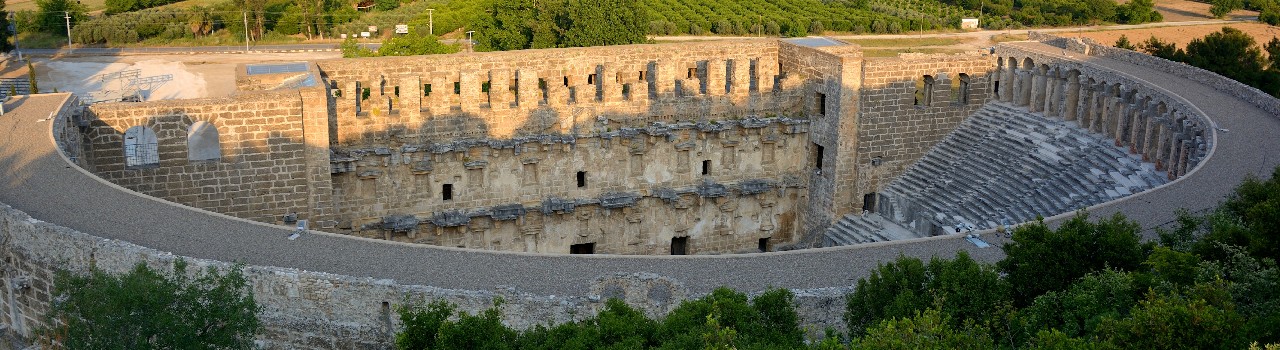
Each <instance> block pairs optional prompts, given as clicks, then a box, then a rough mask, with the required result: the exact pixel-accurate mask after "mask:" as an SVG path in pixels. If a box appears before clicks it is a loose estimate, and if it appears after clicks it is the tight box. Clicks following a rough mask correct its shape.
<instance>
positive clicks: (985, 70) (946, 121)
mask: <svg viewBox="0 0 1280 350" xmlns="http://www.w3.org/2000/svg"><path fill="white" fill-rule="evenodd" d="M994 61H995V57H994V56H991V55H987V54H978V53H972V54H959V55H942V54H901V55H899V56H898V57H895V58H880V59H869V60H867V61H866V63H865V65H864V67H863V71H862V72H863V81H862V82H863V84H862V90H861V91H860V94H861V101H860V104H859V106H858V108H859V109H858V112H857V113H858V116H857V128H856V129H854V130H851V131H853V132H856V133H857V137H856V139H857V140H858V144H857V152H856V153H855V154H856V158H855V159H856V164H857V165H858V170H859V171H858V173H857V174H856V176H853V177H852V178H850V179H849V181H848V182H847V184H849V185H850V186H851V187H854V189H852V190H850V192H852V193H855V194H857V197H856V200H855V201H853V202H851V203H848V205H849V206H850V207H851V208H854V209H855V210H856V211H861V210H869V211H875V210H876V209H875V208H863V200H862V199H863V198H862V196H863V195H864V194H868V193H874V192H878V191H879V190H881V189H883V188H884V186H887V185H888V184H889V182H890V181H892V180H893V179H895V178H897V177H898V176H899V175H901V174H902V172H903V171H905V170H906V168H907V167H909V166H911V164H914V163H915V162H916V161H917V160H919V159H920V157H922V156H924V154H925V153H927V152H929V150H930V149H932V148H933V146H934V145H936V144H937V143H938V142H939V141H941V140H942V139H943V138H945V137H946V136H947V134H950V133H951V131H953V130H955V128H956V127H957V126H959V125H960V123H961V122H963V121H964V119H965V118H968V117H969V115H971V114H972V113H973V112H974V111H976V110H977V109H978V108H981V107H982V105H983V104H984V103H986V101H987V100H988V99H989V98H990V97H991V88H992V86H991V80H992V79H991V78H990V76H989V73H990V72H991V71H992V70H993V66H994ZM961 74H964V75H965V77H966V79H967V83H962V79H961ZM925 76H929V77H930V78H931V79H932V84H931V89H929V90H927V91H925V90H921V89H922V88H924V87H925V82H924V77H925ZM926 93H927V94H928V96H925V95H926ZM922 99H927V101H925V100H922Z"/></svg>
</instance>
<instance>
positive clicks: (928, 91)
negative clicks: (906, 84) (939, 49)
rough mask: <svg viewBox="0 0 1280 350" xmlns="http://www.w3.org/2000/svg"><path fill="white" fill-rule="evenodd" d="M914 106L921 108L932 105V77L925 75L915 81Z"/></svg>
mask: <svg viewBox="0 0 1280 350" xmlns="http://www.w3.org/2000/svg"><path fill="white" fill-rule="evenodd" d="M915 105H916V106H922V107H928V106H930V105H933V76H931V75H926V76H922V77H920V80H916V96H915Z"/></svg>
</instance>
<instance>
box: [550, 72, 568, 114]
mask: <svg viewBox="0 0 1280 350" xmlns="http://www.w3.org/2000/svg"><path fill="white" fill-rule="evenodd" d="M564 79H565V76H552V77H547V105H548V106H551V107H552V108H556V107H564V106H567V105H569V87H568V86H565V84H564Z"/></svg>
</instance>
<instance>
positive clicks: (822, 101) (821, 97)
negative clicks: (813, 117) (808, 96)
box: [814, 92, 827, 115]
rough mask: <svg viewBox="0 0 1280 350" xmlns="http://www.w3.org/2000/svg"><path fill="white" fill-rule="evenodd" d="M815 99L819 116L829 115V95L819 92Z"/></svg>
mask: <svg viewBox="0 0 1280 350" xmlns="http://www.w3.org/2000/svg"><path fill="white" fill-rule="evenodd" d="M814 97H815V98H814V100H816V101H815V102H817V103H818V115H827V94H824V93H821V92H819V93H817V94H816V95H815V96H814Z"/></svg>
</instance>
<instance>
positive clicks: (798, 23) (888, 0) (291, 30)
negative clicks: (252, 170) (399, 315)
mask: <svg viewBox="0 0 1280 350" xmlns="http://www.w3.org/2000/svg"><path fill="white" fill-rule="evenodd" d="M36 1H37V5H38V6H37V7H38V9H37V10H34V11H31V10H27V11H19V12H18V13H17V14H16V16H15V22H16V23H17V27H18V31H19V32H20V33H23V34H25V35H28V36H37V37H61V38H64V39H65V38H66V35H67V28H66V25H67V23H66V20H65V19H64V18H63V16H64V11H65V12H69V13H71V15H72V20H71V27H72V34H71V36H72V39H73V41H74V42H75V43H76V44H82V45H99V44H107V45H125V44H133V43H138V42H147V41H148V40H154V41H157V42H201V43H206V44H227V43H233V42H236V41H240V42H243V41H244V40H245V38H246V37H247V38H248V40H250V41H280V40H282V39H284V38H288V37H295V38H306V39H313V38H321V37H323V38H334V37H337V36H340V35H342V34H346V35H348V36H352V35H357V34H359V33H361V32H365V31H369V29H368V27H369V26H375V27H377V28H379V29H380V30H379V31H374V32H372V33H371V34H372V35H373V36H374V37H376V38H382V39H385V38H390V37H392V36H394V35H393V34H391V33H389V32H391V30H390V29H391V28H392V27H393V26H394V25H397V24H407V25H409V26H410V27H411V28H424V27H434V28H433V29H434V30H432V31H430V32H429V33H427V34H429V35H441V36H445V35H448V36H450V37H453V38H457V37H460V36H462V35H460V33H461V32H463V31H473V32H474V33H475V39H476V40H477V41H478V45H477V49H482V50H503V49H509V48H525V47H573V46H594V45H611V44H619V43H638V42H644V41H645V40H646V35H682V34H691V35H764V36H804V35H814V34H823V33H826V32H830V31H836V32H847V33H903V32H911V31H921V30H924V31H928V30H953V29H957V28H959V26H960V20H961V19H962V18H980V19H981V26H982V27H983V28H988V29H1005V28H1014V27H1021V26H1063V25H1075V24H1096V23H1106V22H1115V23H1143V22H1152V21H1159V20H1160V15H1159V13H1157V12H1155V10H1154V8H1153V4H1152V1H1151V0H1132V1H1127V2H1126V3H1125V4H1122V5H1121V4H1117V3H1116V1H1115V0H1085V1H1066V0H1018V1H1014V0H830V1H824V0H779V1H759V0H694V1H678V0H642V1H621V0H515V1H499V0H480V1H470V0H416V1H404V2H402V1H397V0H377V1H373V2H372V3H373V5H372V6H371V7H370V8H367V9H364V8H362V9H364V10H363V12H362V11H359V10H357V9H356V5H357V0H301V1H292V0H214V1H205V2H202V4H204V5H190V6H183V5H176V4H171V3H173V2H174V0H107V1H106V3H105V6H106V10H105V11H104V12H103V13H102V14H101V15H97V16H93V17H90V16H89V15H88V14H87V13H86V11H87V9H86V8H85V7H84V5H81V4H80V3H79V2H77V1H72V0H36ZM1237 1H1238V0H1237ZM1253 1H1275V0H1253ZM166 4H171V5H166ZM428 9H432V10H433V11H428ZM428 12H431V15H428ZM246 24H247V25H246ZM33 41H37V42H45V43H49V42H56V41H51V40H33Z"/></svg>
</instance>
